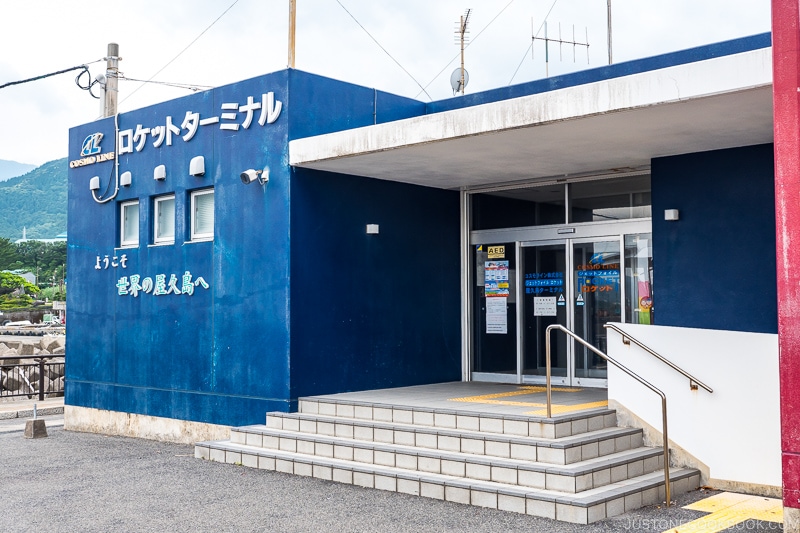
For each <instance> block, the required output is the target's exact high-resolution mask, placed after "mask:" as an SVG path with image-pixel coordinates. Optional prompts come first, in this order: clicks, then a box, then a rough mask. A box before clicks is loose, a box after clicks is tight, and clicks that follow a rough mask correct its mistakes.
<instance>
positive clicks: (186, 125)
mask: <svg viewBox="0 0 800 533" xmlns="http://www.w3.org/2000/svg"><path fill="white" fill-rule="evenodd" d="M282 107H283V105H282V103H281V102H280V100H275V93H272V92H268V93H264V94H262V95H261V100H260V101H256V100H255V99H254V98H253V97H252V96H248V97H247V102H246V103H244V104H241V105H240V104H239V103H238V102H224V103H223V104H222V105H221V106H220V110H221V111H222V112H221V113H220V114H219V115H218V116H210V117H201V116H200V113H197V112H194V111H187V112H186V114H185V115H184V117H183V120H182V121H181V122H180V125H178V124H176V123H175V122H174V121H173V118H172V116H171V115H168V116H167V117H166V119H165V121H164V124H163V125H161V124H159V125H158V126H153V127H150V128H146V127H144V126H143V125H142V124H137V125H136V127H135V128H129V129H126V130H120V132H119V143H118V146H119V153H120V155H122V154H132V153H133V152H134V151H136V152H141V151H142V150H144V148H145V146H146V145H147V140H148V138H149V139H150V140H151V141H152V142H151V146H152V147H153V148H160V147H162V146H164V145H166V146H172V143H173V140H174V139H175V138H180V139H182V140H183V141H184V142H189V141H191V140H192V139H193V138H194V136H195V135H196V134H197V131H198V130H199V129H200V126H209V125H212V124H219V129H221V130H226V131H238V130H239V128H242V129H248V128H250V126H251V125H252V124H253V120H254V119H256V116H257V117H258V118H257V122H258V125H259V126H264V125H265V124H272V123H273V122H275V121H276V120H278V117H279V116H280V114H281V109H282ZM177 120H180V119H177Z"/></svg>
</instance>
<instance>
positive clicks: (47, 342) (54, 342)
mask: <svg viewBox="0 0 800 533" xmlns="http://www.w3.org/2000/svg"><path fill="white" fill-rule="evenodd" d="M65 341H66V338H65V337H64V336H63V335H45V336H44V337H42V339H41V340H40V341H39V346H40V347H41V349H42V350H47V351H48V352H50V353H53V350H55V349H56V348H58V347H59V346H60V347H62V348H63V347H64V345H65Z"/></svg>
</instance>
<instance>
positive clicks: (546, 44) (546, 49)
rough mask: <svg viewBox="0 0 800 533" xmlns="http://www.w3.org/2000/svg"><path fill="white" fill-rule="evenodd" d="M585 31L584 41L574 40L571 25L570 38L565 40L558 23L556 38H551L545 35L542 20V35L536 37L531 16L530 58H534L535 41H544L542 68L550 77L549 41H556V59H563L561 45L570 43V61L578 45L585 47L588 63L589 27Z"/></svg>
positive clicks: (573, 30)
mask: <svg viewBox="0 0 800 533" xmlns="http://www.w3.org/2000/svg"><path fill="white" fill-rule="evenodd" d="M584 30H585V33H586V40H585V41H584V42H579V41H576V40H575V25H574V24H573V25H572V40H571V41H565V40H564V39H562V38H561V23H560V22H559V23H558V39H551V38H549V37H548V36H547V21H546V20H545V21H544V37H538V36H537V35H536V34H535V33H533V31H534V30H533V18H531V40H532V41H533V43H532V44H531V59H534V54H533V49H534V46H533V44H535V43H536V41H544V68H545V76H547V77H548V78H549V77H550V43H558V59H559V61H563V60H564V57H563V53H562V47H563V45H565V44H566V45H572V62H573V63H574V62H575V61H576V57H577V54H576V50H577V48H578V47H579V46H581V47H584V48H586V63H587V64H588V63H589V29H588V28H584Z"/></svg>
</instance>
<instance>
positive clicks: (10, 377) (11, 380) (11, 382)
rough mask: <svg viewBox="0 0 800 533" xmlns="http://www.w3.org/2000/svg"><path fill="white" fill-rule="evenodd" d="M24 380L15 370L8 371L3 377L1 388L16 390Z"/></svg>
mask: <svg viewBox="0 0 800 533" xmlns="http://www.w3.org/2000/svg"><path fill="white" fill-rule="evenodd" d="M24 383H25V382H24V381H22V379H21V378H20V377H19V375H17V374H16V372H9V373H8V374H6V375H5V376H4V377H3V390H10V391H11V392H17V391H18V390H20V389H21V388H22V386H23V385H24Z"/></svg>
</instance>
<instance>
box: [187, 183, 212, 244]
mask: <svg viewBox="0 0 800 533" xmlns="http://www.w3.org/2000/svg"><path fill="white" fill-rule="evenodd" d="M191 209H192V221H191V228H192V234H191V238H192V240H193V241H207V240H211V239H213V238H214V190H213V189H206V190H203V191H197V192H193V193H192V201H191Z"/></svg>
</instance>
